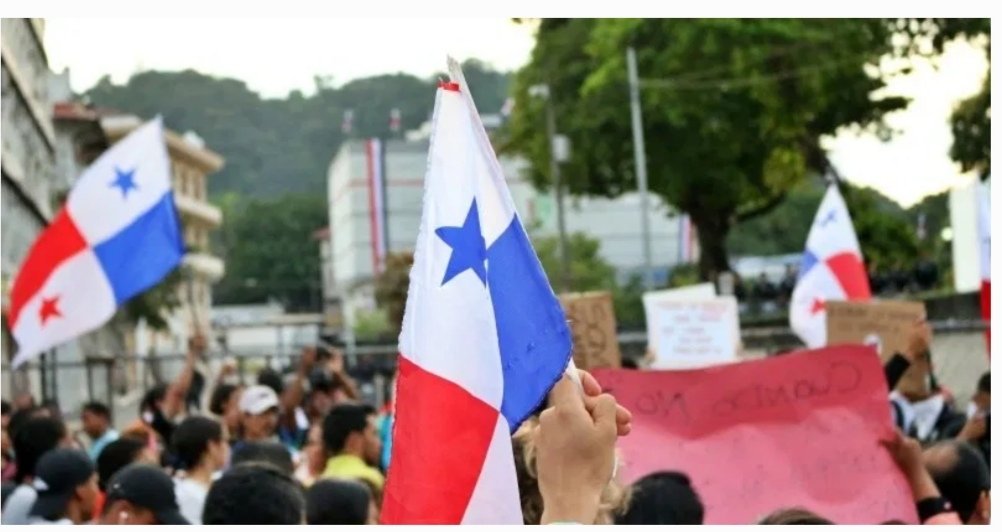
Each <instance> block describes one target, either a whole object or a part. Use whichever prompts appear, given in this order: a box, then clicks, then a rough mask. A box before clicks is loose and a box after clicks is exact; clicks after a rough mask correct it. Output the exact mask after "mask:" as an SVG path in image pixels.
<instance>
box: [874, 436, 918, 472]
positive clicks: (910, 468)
mask: <svg viewBox="0 0 1002 532" xmlns="http://www.w3.org/2000/svg"><path fill="white" fill-rule="evenodd" d="M880 444H881V445H883V447H884V448H885V449H887V452H888V453H889V454H890V455H891V458H893V459H894V462H895V463H896V464H898V467H899V468H900V469H901V471H902V472H904V473H905V475H910V474H912V473H914V472H915V471H918V470H921V469H923V468H924V467H925V466H924V465H923V464H922V446H921V445H919V442H918V440H916V439H914V438H909V437H907V436H905V435H904V434H902V433H901V431H897V432H896V433H895V435H894V437H893V438H892V439H890V440H887V441H882V442H880Z"/></svg>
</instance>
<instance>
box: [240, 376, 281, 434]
mask: <svg viewBox="0 0 1002 532" xmlns="http://www.w3.org/2000/svg"><path fill="white" fill-rule="evenodd" d="M240 413H241V418H240V427H241V432H242V433H241V437H242V438H243V439H244V440H247V441H256V440H264V439H267V438H270V437H272V436H273V435H274V434H275V430H276V428H277V427H278V395H276V394H275V390H273V389H271V388H269V387H268V386H264V385H261V384H258V385H255V386H250V387H248V388H247V389H246V390H244V391H243V393H242V394H240Z"/></svg>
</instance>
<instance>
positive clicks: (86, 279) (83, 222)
mask: <svg viewBox="0 0 1002 532" xmlns="http://www.w3.org/2000/svg"><path fill="white" fill-rule="evenodd" d="M183 256H184V241H183V239H182V236H181V226H180V223H179V220H178V215H177V210H176V209H175V207H174V194H173V191H172V190H171V182H170V161H169V159H168V158H167V148H166V144H165V142H164V130H163V123H162V121H161V119H160V118H159V117H158V118H156V119H154V120H152V121H150V122H147V123H146V124H144V125H142V126H140V127H139V128H137V129H136V130H135V131H133V132H132V133H131V134H130V135H129V136H127V137H125V138H124V139H122V140H121V141H119V142H118V143H117V144H115V145H114V146H112V147H111V148H110V149H108V151H106V152H105V153H104V154H103V155H101V157H99V158H98V159H97V160H96V161H94V164H92V165H91V166H90V167H88V168H87V169H86V170H85V171H84V172H83V174H82V175H81V176H80V178H79V179H77V181H76V184H74V186H73V190H71V191H70V195H69V197H68V199H67V200H66V204H65V205H64V206H63V208H62V209H61V210H60V211H59V212H58V213H57V214H56V216H55V218H54V219H53V220H52V223H50V224H49V226H48V227H47V228H46V229H45V230H44V231H42V234H41V235H39V237H38V240H36V241H35V243H34V244H32V246H31V250H30V251H29V252H28V256H27V258H26V259H25V261H24V263H23V264H22V265H21V268H20V269H19V273H18V275H17V278H16V279H15V280H14V285H13V287H12V288H11V304H10V315H9V319H10V328H11V331H12V333H13V336H14V339H15V340H17V346H18V351H17V356H15V357H14V360H13V363H12V365H13V366H14V367H18V366H20V365H21V364H23V363H25V362H26V361H28V360H30V359H31V358H32V357H34V356H36V355H38V354H39V353H41V352H43V351H45V350H47V349H50V348H52V347H55V346H57V345H59V344H61V343H64V342H67V341H69V340H72V339H73V338H76V337H77V336H80V335H82V334H84V333H86V332H89V331H92V330H94V329H96V328H98V327H100V326H101V325H103V324H104V323H106V322H107V321H108V320H109V319H111V317H112V315H113V314H114V313H115V309H117V308H118V307H119V306H121V305H122V304H124V303H125V302H126V301H128V300H129V299H130V298H131V297H133V296H135V295H138V294H140V293H142V292H143V291H145V290H147V289H148V288H150V287H152V286H154V285H155V284H156V283H158V282H159V281H160V280H161V279H163V278H164V277H165V276H166V275H167V274H168V273H170V272H171V270H173V269H174V268H175V267H177V265H178V264H180V263H181V259H182V258H183Z"/></svg>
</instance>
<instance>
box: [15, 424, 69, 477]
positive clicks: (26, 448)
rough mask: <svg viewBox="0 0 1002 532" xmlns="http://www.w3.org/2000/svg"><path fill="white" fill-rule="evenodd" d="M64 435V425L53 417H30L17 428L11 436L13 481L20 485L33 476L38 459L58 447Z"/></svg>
mask: <svg viewBox="0 0 1002 532" xmlns="http://www.w3.org/2000/svg"><path fill="white" fill-rule="evenodd" d="M66 434H67V432H66V425H64V424H63V422H62V421H60V420H58V419H56V418H53V417H32V418H30V419H28V420H26V421H25V422H24V423H23V424H22V425H21V426H20V427H18V430H17V432H15V433H14V434H13V438H14V442H13V443H14V459H15V461H16V462H17V472H16V474H15V476H14V480H15V481H17V483H18V484H20V483H21V482H23V481H24V479H25V478H26V477H29V476H34V475H35V466H36V465H37V464H38V459H39V458H41V457H42V455H43V454H45V453H47V452H49V451H51V450H52V449H55V448H56V447H58V446H59V442H60V441H62V440H63V439H64V438H66Z"/></svg>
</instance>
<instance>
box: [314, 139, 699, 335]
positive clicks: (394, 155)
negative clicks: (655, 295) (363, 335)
mask: <svg viewBox="0 0 1002 532" xmlns="http://www.w3.org/2000/svg"><path fill="white" fill-rule="evenodd" d="M427 133H428V128H425V129H424V130H420V131H416V132H411V133H409V134H408V135H407V140H389V141H385V143H384V144H385V148H384V150H383V152H384V155H383V157H382V158H381V159H380V160H377V161H373V160H372V159H373V158H372V156H371V154H370V153H369V151H368V149H367V142H366V141H357V140H356V141H349V142H345V143H344V144H343V145H342V146H341V149H340V150H339V151H338V153H337V155H336V156H335V157H334V159H333V161H332V162H331V165H330V167H329V170H328V175H327V193H328V208H329V213H328V216H329V227H328V232H327V233H321V234H323V236H325V237H326V238H328V239H329V240H328V242H327V245H325V246H321V253H322V254H324V260H323V261H322V262H323V263H324V265H325V266H324V269H325V271H324V274H323V275H324V286H325V291H324V295H325V312H326V313H327V315H328V318H329V322H331V323H337V324H340V323H341V321H342V320H341V316H342V315H343V316H344V319H345V320H347V321H349V322H352V315H353V314H354V313H356V312H358V311H368V310H372V309H374V308H375V300H374V296H373V279H374V275H373V273H374V271H376V270H377V269H379V246H378V241H379V239H380V236H379V234H378V231H374V230H373V224H374V223H376V224H377V227H378V217H376V216H373V215H372V208H371V207H370V205H373V204H376V205H378V203H379V202H378V201H373V199H372V198H373V195H374V194H375V195H378V189H379V187H378V186H376V187H373V186H371V183H372V182H373V180H372V179H371V178H370V176H371V175H373V172H375V174H376V175H378V173H379V170H378V169H379V168H380V166H381V168H382V172H383V174H384V177H383V180H384V181H383V183H384V187H385V213H386V215H385V219H386V222H385V223H386V232H385V241H386V248H387V250H388V252H389V253H394V252H400V251H410V250H413V248H414V243H415V241H416V240H417V232H418V227H419V225H420V220H421V207H422V196H423V193H424V188H423V187H424V175H425V171H426V169H427V166H428V141H427V138H426V137H427ZM499 162H500V163H501V167H502V169H503V171H504V175H505V177H506V179H507V182H508V187H509V189H510V190H511V194H512V198H513V199H514V201H515V207H516V209H517V211H518V213H519V216H520V217H521V219H522V223H523V224H524V225H525V227H526V229H527V231H528V232H529V233H530V235H531V236H533V237H539V236H553V235H556V234H557V225H558V224H557V216H556V209H555V201H554V199H553V196H552V193H540V192H538V191H537V190H536V189H535V188H534V187H533V186H532V185H531V183H529V182H528V181H527V180H525V179H523V177H522V176H523V175H524V173H525V171H526V169H527V166H528V163H527V162H526V161H524V160H522V159H519V158H513V157H506V156H502V157H500V158H499ZM374 169H375V170H374ZM650 200H651V201H650V205H651V209H650V214H649V216H650V228H651V234H650V242H651V255H652V264H653V265H654V267H655V269H656V270H660V271H661V274H662V277H663V275H664V272H665V270H666V269H667V267H668V266H671V265H674V264H677V263H678V262H679V257H680V251H681V250H680V245H679V234H680V219H679V218H677V217H675V216H669V214H668V209H667V208H666V207H665V205H664V203H663V202H661V201H660V199H659V198H657V197H655V196H653V195H652V196H651V197H650ZM564 201H565V222H566V227H567V232H568V234H572V233H575V232H582V233H585V234H587V235H588V236H590V237H592V238H597V239H598V240H599V242H600V250H599V253H600V254H601V256H602V257H603V258H604V259H605V260H607V261H608V262H609V263H610V264H612V265H613V266H614V267H615V268H616V270H617V272H618V273H619V274H620V276H621V277H625V276H626V275H627V274H630V273H634V272H639V271H642V269H643V248H642V246H641V243H642V237H641V234H640V227H641V220H640V208H639V205H640V201H639V195H638V194H626V195H623V196H621V197H619V198H615V199H606V198H565V200H564ZM374 237H375V239H374ZM374 242H377V244H376V245H374ZM334 328H335V329H337V328H338V327H337V326H335V327H334Z"/></svg>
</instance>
